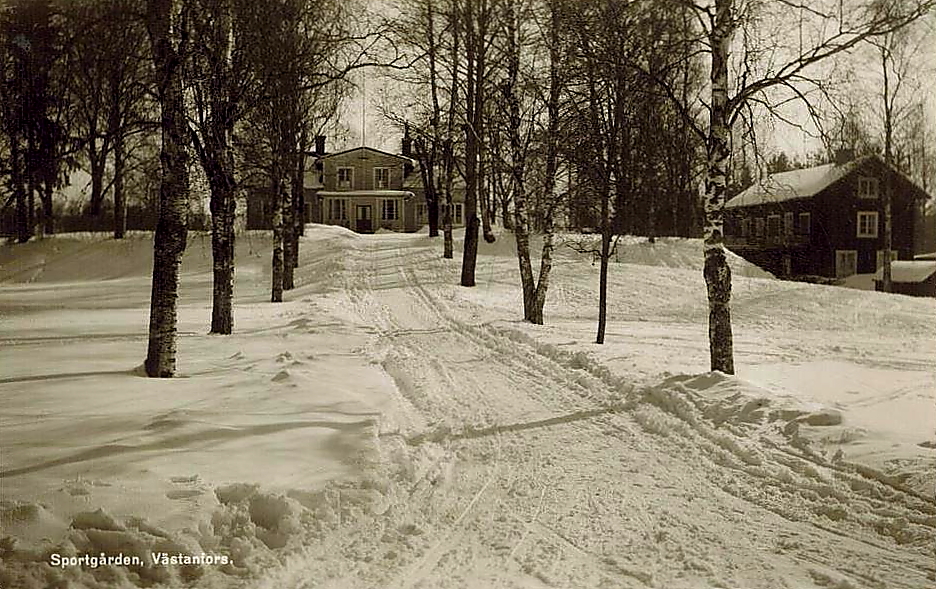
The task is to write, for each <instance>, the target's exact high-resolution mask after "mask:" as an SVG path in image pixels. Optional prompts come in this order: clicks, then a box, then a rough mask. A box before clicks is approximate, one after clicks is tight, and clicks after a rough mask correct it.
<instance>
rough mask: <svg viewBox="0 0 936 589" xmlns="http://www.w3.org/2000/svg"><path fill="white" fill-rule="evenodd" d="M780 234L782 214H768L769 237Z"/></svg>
mask: <svg viewBox="0 0 936 589" xmlns="http://www.w3.org/2000/svg"><path fill="white" fill-rule="evenodd" d="M779 236H780V215H768V216H767V237H779Z"/></svg>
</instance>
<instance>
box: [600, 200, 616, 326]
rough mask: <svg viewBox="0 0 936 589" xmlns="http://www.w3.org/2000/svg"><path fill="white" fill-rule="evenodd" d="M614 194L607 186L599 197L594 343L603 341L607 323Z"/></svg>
mask: <svg viewBox="0 0 936 589" xmlns="http://www.w3.org/2000/svg"><path fill="white" fill-rule="evenodd" d="M612 198H614V194H613V192H612V190H611V187H610V186H609V187H608V189H607V190H606V192H605V195H604V196H603V197H602V199H601V253H600V254H599V255H600V260H599V262H600V269H599V272H598V335H597V337H596V338H595V343H596V344H603V343H604V341H605V328H606V326H607V324H608V262H609V259H610V258H611V199H612Z"/></svg>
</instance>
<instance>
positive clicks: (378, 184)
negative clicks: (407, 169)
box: [374, 168, 390, 189]
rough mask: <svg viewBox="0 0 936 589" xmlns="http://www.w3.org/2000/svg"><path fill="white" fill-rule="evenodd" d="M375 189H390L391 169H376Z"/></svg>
mask: <svg viewBox="0 0 936 589" xmlns="http://www.w3.org/2000/svg"><path fill="white" fill-rule="evenodd" d="M374 188H375V189H379V188H390V168H374Z"/></svg>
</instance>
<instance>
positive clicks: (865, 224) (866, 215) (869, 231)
mask: <svg viewBox="0 0 936 589" xmlns="http://www.w3.org/2000/svg"><path fill="white" fill-rule="evenodd" d="M857 236H858V237H877V236H878V214H877V211H858V234H857Z"/></svg>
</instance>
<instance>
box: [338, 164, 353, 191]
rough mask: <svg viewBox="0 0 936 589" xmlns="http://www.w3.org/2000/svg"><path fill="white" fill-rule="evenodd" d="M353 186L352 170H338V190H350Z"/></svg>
mask: <svg viewBox="0 0 936 589" xmlns="http://www.w3.org/2000/svg"><path fill="white" fill-rule="evenodd" d="M353 186H354V168H338V190H351V188H352V187H353Z"/></svg>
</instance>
